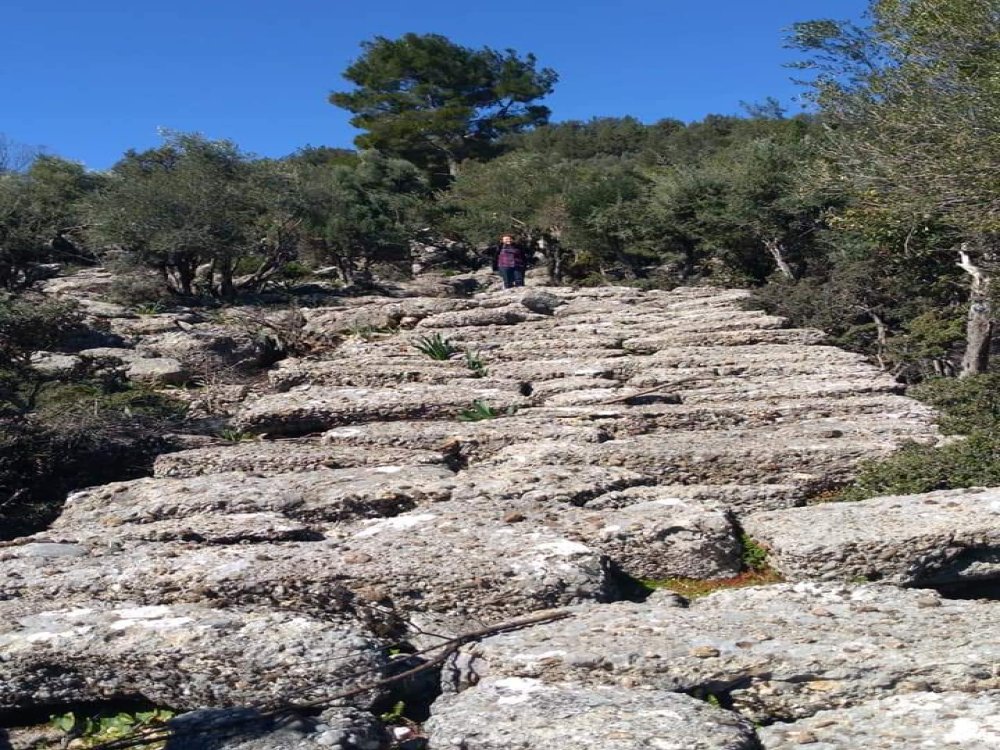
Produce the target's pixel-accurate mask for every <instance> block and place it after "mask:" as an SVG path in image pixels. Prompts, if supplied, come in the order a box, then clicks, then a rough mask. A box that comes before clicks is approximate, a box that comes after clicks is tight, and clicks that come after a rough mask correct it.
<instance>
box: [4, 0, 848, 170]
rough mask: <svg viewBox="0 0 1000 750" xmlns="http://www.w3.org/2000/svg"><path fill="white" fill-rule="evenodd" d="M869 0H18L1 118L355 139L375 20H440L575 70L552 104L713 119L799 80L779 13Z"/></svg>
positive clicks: (415, 25) (844, 14) (9, 7)
mask: <svg viewBox="0 0 1000 750" xmlns="http://www.w3.org/2000/svg"><path fill="white" fill-rule="evenodd" d="M866 6H867V2H866V0H808V1H807V2H802V0H702V1H701V2H698V1H697V0H618V2H613V1H612V0H606V1H603V2H599V1H598V0H575V1H572V2H571V1H570V0H502V1H501V2H489V3H487V2H481V1H480V2H475V1H474V0H465V1H459V0H417V1H413V0H410V1H409V2H407V1H406V0H326V1H325V2H323V1H321V0H240V1H237V0H201V1H200V2H199V1H198V0H173V2H169V3H152V2H149V0H132V1H131V2H125V1H124V0H83V1H81V0H4V3H3V5H2V6H0V24H2V25H3V27H4V32H3V35H2V38H3V44H2V45H0V91H3V96H2V98H0V133H4V134H6V135H7V136H8V137H9V138H11V139H12V140H15V141H18V142H21V143H26V144H35V145H41V146H44V147H46V149H47V150H48V151H49V152H51V153H56V154H59V155H62V156H65V157H67V158H72V159H77V160H80V161H82V162H84V163H85V164H87V166H89V167H92V168H96V169H103V168H106V167H108V166H110V165H111V164H112V163H113V162H114V161H115V160H116V159H117V158H118V156H120V155H121V153H122V152H123V151H124V150H125V149H127V148H132V147H134V148H146V147H149V146H153V145H156V144H157V143H159V142H160V139H159V137H158V136H157V128H158V127H166V128H170V129H173V130H182V131H198V132H202V133H204V134H205V135H207V136H209V137H212V138H231V139H232V140H234V141H236V142H237V143H239V144H240V145H241V146H242V147H243V148H245V149H246V150H248V151H251V152H254V153H257V154H261V155H264V156H280V155H283V154H287V153H290V152H292V151H294V150H295V149H296V148H297V147H299V146H302V145H305V144H313V145H330V146H350V145H351V140H352V138H353V137H354V135H355V133H354V131H353V130H352V129H351V127H350V126H349V125H348V122H347V120H348V115H347V113H345V112H343V111H342V110H339V109H337V108H336V107H333V106H332V105H330V104H328V103H327V100H326V98H327V95H328V94H329V92H330V91H334V90H338V89H343V88H345V87H346V83H345V82H344V81H343V79H342V78H341V77H340V75H341V72H342V71H343V70H344V68H346V67H347V65H348V64H349V63H350V62H351V60H352V59H354V58H355V57H357V56H358V54H359V47H358V45H359V43H360V42H361V41H363V40H365V39H370V38H372V37H373V36H376V35H381V36H387V37H396V36H399V35H401V34H403V33H406V32H409V31H414V32H417V33H428V32H434V33H440V34H444V35H446V36H448V37H450V38H451V39H452V40H454V41H456V42H458V43H460V44H463V45H465V46H469V47H482V46H490V47H494V48H498V49H505V48H508V47H510V48H513V49H515V50H517V51H519V52H521V53H526V52H534V53H535V55H536V56H537V57H538V59H539V63H540V64H541V65H544V66H548V67H552V68H554V69H555V70H556V71H557V72H558V73H559V75H560V82H559V84H558V85H557V87H556V92H555V93H554V94H553V95H552V96H551V97H549V99H548V100H547V101H546V103H547V104H548V105H549V106H550V107H551V108H552V110H553V119H554V120H567V119H589V118H590V117H592V116H620V115H629V114H630V115H634V116H636V117H638V118H640V119H641V120H643V121H646V122H653V121H655V120H658V119H661V118H664V117H676V118H680V119H683V120H694V119H700V118H701V117H703V116H704V115H706V114H709V113H722V114H726V113H735V112H738V111H739V102H740V101H741V100H743V101H761V100H763V99H764V98H765V97H767V96H776V97H778V98H779V99H781V100H783V101H785V102H790V101H791V99H792V97H793V96H794V95H795V93H796V88H795V87H794V86H793V85H792V84H791V83H790V82H789V80H788V79H789V75H790V71H788V70H787V69H785V68H783V67H782V63H784V62H786V61H788V60H789V59H790V53H789V52H788V51H786V50H783V49H782V29H783V28H785V27H787V26H788V25H789V24H791V23H792V22H793V21H796V20H806V19H810V18H851V17H857V16H859V15H860V13H861V12H862V11H863V10H864V8H865V7H866Z"/></svg>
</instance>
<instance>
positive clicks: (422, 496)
mask: <svg viewBox="0 0 1000 750" xmlns="http://www.w3.org/2000/svg"><path fill="white" fill-rule="evenodd" d="M453 476H454V475H453V474H452V472H451V471H449V470H448V469H447V468H445V467H442V466H415V467H402V466H379V467H375V468H369V467H360V468H356V469H325V470H321V471H311V472H303V473H300V474H278V475H275V476H271V477H253V476H247V475H246V474H242V473H231V474H208V475H205V476H196V477H188V478H185V479H138V480H135V481H132V482H117V483H114V484H108V485H104V486H103V487H97V488H94V489H90V490H84V491H82V492H77V493H75V494H73V495H70V496H69V498H67V501H66V507H65V509H64V510H63V513H62V515H61V516H60V517H59V518H58V519H56V521H55V523H53V525H52V527H51V529H52V531H53V532H55V533H61V532H66V531H71V530H72V529H74V528H77V527H85V526H90V527H94V526H98V527H101V526H103V527H105V528H109V529H114V528H115V527H117V526H121V525H124V524H146V523H152V522H154V521H162V520H166V519H179V518H186V517H190V516H192V515H196V514H205V513H216V514H219V515H228V514H231V513H239V514H245V513H262V512H265V513H266V512H270V513H279V514H281V515H283V516H285V517H287V518H292V519H297V520H301V521H307V522H309V521H312V522H319V521H328V522H334V521H344V520H349V519H352V518H370V517H374V516H391V515H396V514H397V513H400V512H402V511H404V510H409V509H410V508H413V507H414V506H416V505H417V504H418V503H421V502H435V501H440V500H447V499H448V498H449V497H450V495H451V490H452V487H453V481H452V478H453Z"/></svg>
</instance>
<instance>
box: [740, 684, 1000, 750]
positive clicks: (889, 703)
mask: <svg viewBox="0 0 1000 750" xmlns="http://www.w3.org/2000/svg"><path fill="white" fill-rule="evenodd" d="M759 731H760V737H761V740H762V741H763V743H764V746H765V747H766V748H767V750H799V748H801V747H802V746H803V745H807V746H809V747H812V748H817V750H818V749H819V748H822V749H823V750H855V748H861V747H863V748H866V750H869V749H870V750H912V749H913V748H918V747H927V748H948V747H955V748H962V750H994V748H997V747H1000V692H998V691H987V692H984V693H980V694H978V695H975V694H972V695H970V694H969V693H923V692H918V693H906V694H904V695H893V696H890V697H888V698H882V699H880V700H873V701H870V702H867V703H862V704H860V705H858V706H853V707H851V708H842V709H831V710H829V711H820V712H819V713H817V714H815V715H813V716H810V717H809V718H806V719H800V720H799V721H796V722H793V723H791V724H772V725H770V726H766V727H761V729H760V730H759Z"/></svg>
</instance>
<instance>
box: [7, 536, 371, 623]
mask: <svg viewBox="0 0 1000 750" xmlns="http://www.w3.org/2000/svg"><path fill="white" fill-rule="evenodd" d="M35 546H37V545H26V546H24V547H12V548H7V549H4V550H0V600H5V599H22V600H25V601H28V600H30V601H38V602H49V603H51V602H55V601H58V602H60V603H61V604H63V605H64V606H69V605H70V604H76V605H80V606H83V605H86V604H88V603H89V602H94V601H101V602H106V603H112V604H116V605H124V604H125V603H131V604H141V605H158V604H180V603H188V604H195V603H198V604H202V605H204V606H211V607H214V608H220V609H230V608H234V607H238V608H240V609H243V610H249V609H264V610H267V609H274V610H290V611H296V612H303V613H306V614H311V615H314V616H315V615H318V614H320V613H322V614H323V615H331V614H341V615H343V614H345V613H347V614H349V613H351V612H353V611H355V610H354V609H353V608H354V605H355V601H354V596H353V594H351V592H350V591H349V590H348V589H347V587H346V586H345V585H344V579H345V578H346V569H347V568H348V566H337V565H332V564H331V560H332V558H333V557H334V556H333V555H332V554H331V550H330V548H329V547H328V546H326V545H323V544H317V543H298V544H296V543H284V544H266V543H261V544H256V545H254V547H253V548H252V549H248V548H246V547H242V546H238V545H224V546H219V545H214V546H206V545H200V544H183V543H164V544H144V545H141V546H139V547H137V548H125V549H123V550H119V549H115V547H100V546H96V545H94V546H84V545H72V547H75V548H77V549H81V548H82V551H83V552H84V554H82V555H80V556H72V557H71V556H69V555H64V556H52V554H51V552H50V553H49V555H48V556H46V557H41V556H39V555H37V554H30V553H31V552H33V551H34V550H32V547H35ZM52 546H55V545H52ZM64 546H66V547H70V545H64ZM26 553H27V554H26Z"/></svg>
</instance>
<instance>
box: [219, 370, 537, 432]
mask: <svg viewBox="0 0 1000 750" xmlns="http://www.w3.org/2000/svg"><path fill="white" fill-rule="evenodd" d="M476 401H481V402H483V403H485V404H488V405H489V406H490V407H491V408H493V409H496V410H499V411H503V410H506V409H510V408H512V407H518V406H523V405H525V404H526V403H527V401H526V399H525V397H524V396H522V395H521V394H520V393H519V392H518V391H517V390H516V388H514V387H510V388H509V389H508V388H498V387H486V386H483V385H480V384H478V383H477V382H476V381H474V380H473V381H469V382H468V384H463V385H458V384H455V385H448V386H443V385H422V384H412V383H407V384H403V385H399V386H396V387H394V388H333V387H328V388H322V387H317V388H307V389H304V390H294V391H289V392H288V393H278V394H273V395H270V396H263V397H261V398H259V399H257V400H256V401H254V402H253V403H247V404H244V406H243V408H242V409H241V410H240V412H239V414H238V415H237V424H238V425H239V426H240V427H242V428H244V429H250V430H254V431H257V432H266V433H269V434H284V435H290V434H291V435H294V434H303V433H308V432H318V431H320V430H325V429H329V428H331V427H336V426H338V425H344V424H352V423H355V422H371V421H377V420H380V419H383V420H392V419H417V418H421V419H442V418H446V417H451V418H455V417H457V416H458V415H459V414H460V413H461V412H462V411H463V410H465V409H469V408H471V407H472V405H473V404H474V402H476Z"/></svg>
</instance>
